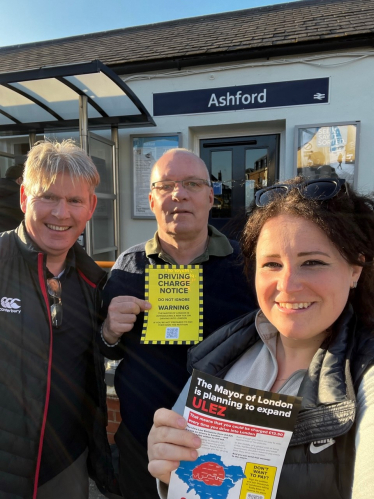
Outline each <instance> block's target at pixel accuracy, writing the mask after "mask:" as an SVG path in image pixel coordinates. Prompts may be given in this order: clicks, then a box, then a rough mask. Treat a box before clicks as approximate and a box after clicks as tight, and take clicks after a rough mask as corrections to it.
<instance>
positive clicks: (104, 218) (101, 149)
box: [89, 133, 118, 261]
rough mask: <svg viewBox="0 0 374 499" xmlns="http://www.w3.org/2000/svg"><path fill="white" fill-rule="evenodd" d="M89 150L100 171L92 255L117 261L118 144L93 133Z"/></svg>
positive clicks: (99, 258)
mask: <svg viewBox="0 0 374 499" xmlns="http://www.w3.org/2000/svg"><path fill="white" fill-rule="evenodd" d="M89 154H90V157H91V159H92V161H93V162H94V163H95V165H96V168H97V170H98V172H99V175H100V184H99V186H98V188H97V189H96V195H97V207H96V210H95V213H94V215H93V217H92V222H91V231H90V232H91V256H92V257H93V259H94V260H96V261H98V260H99V261H114V260H116V258H117V250H118V221H117V211H118V210H117V187H116V182H115V179H116V174H115V173H116V171H115V144H114V142H112V141H111V140H108V139H106V138H104V137H101V136H100V135H96V134H93V133H90V134H89Z"/></svg>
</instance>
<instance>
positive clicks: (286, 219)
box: [148, 177, 374, 499]
mask: <svg viewBox="0 0 374 499" xmlns="http://www.w3.org/2000/svg"><path fill="white" fill-rule="evenodd" d="M242 248H243V254H244V256H245V259H246V272H247V276H248V278H249V279H250V280H251V281H252V282H253V279H254V281H255V285H256V293H257V298H258V303H259V306H260V309H259V310H258V311H257V312H253V313H251V314H248V315H245V316H242V317H240V318H238V319H236V320H234V321H232V322H230V323H229V324H227V325H225V326H223V327H222V328H221V329H219V330H218V331H216V332H215V333H214V334H213V335H211V336H210V337H209V338H207V339H206V340H205V341H203V342H202V343H201V344H199V345H197V346H196V347H194V348H193V349H191V350H190V355H189V362H188V368H189V370H191V369H192V368H196V369H199V370H200V371H203V372H207V373H209V374H212V375H215V376H218V377H220V378H224V379H226V380H228V381H231V382H234V383H239V384H242V385H245V386H250V387H252V388H256V389H260V390H269V391H274V392H278V393H282V394H287V395H299V396H301V397H303V401H302V409H301V411H300V413H299V416H298V419H297V423H296V427H295V429H294V433H293V436H292V439H291V443H290V446H289V448H288V450H287V453H286V457H285V461H284V465H283V468H282V472H281V476H280V482H279V487H278V492H277V499H289V498H290V497H296V498H300V499H317V498H318V499H324V498H326V499H341V498H347V499H348V498H354V499H358V498H368V497H373V492H372V490H371V489H372V483H373V480H374V459H373V455H372V449H373V448H374V367H373V366H374V334H373V331H374V306H373V303H374V263H373V260H374V198H373V197H370V196H362V195H359V194H357V193H356V192H354V191H353V189H352V188H351V187H350V186H349V185H348V184H347V183H345V181H344V180H342V179H337V178H323V179H318V180H310V181H305V180H304V179H302V178H299V177H297V178H295V179H292V180H289V181H287V182H286V183H284V184H276V185H274V186H271V187H268V188H265V189H262V190H260V191H258V192H257V193H256V206H255V207H254V209H253V211H252V213H251V215H250V217H249V219H248V222H247V224H246V227H245V230H244V233H243V238H242ZM187 391H188V386H186V387H185V389H184V390H183V392H182V393H181V395H180V397H179V399H178V401H177V404H176V405H175V407H174V409H175V411H176V412H175V411H168V410H166V409H160V410H159V411H157V412H156V414H155V419H154V426H153V427H152V430H151V432H150V435H149V452H148V454H149V459H150V464H149V470H150V472H151V473H152V474H153V475H154V476H155V477H157V478H158V479H159V480H160V487H159V490H160V495H161V497H163V494H164V493H165V489H166V485H165V484H168V483H169V479H170V473H171V471H172V470H174V469H176V468H177V466H178V465H179V462H180V461H181V460H185V461H193V460H195V459H196V458H197V451H196V449H198V448H199V446H200V439H199V438H198V437H197V436H195V435H193V434H192V433H190V432H188V431H187V430H185V429H184V428H185V427H186V421H185V420H184V419H183V418H182V417H181V416H180V414H182V413H183V408H184V405H185V400H186V395H187Z"/></svg>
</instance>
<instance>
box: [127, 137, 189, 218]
mask: <svg viewBox="0 0 374 499" xmlns="http://www.w3.org/2000/svg"><path fill="white" fill-rule="evenodd" d="M131 143H132V172H133V201H132V218H154V215H153V213H152V211H151V209H150V207H149V201H148V194H149V190H150V177H151V170H152V167H153V165H154V164H155V163H156V161H157V160H158V159H159V158H160V157H161V156H162V155H163V154H164V153H165V152H166V151H168V150H169V149H173V148H174V147H181V136H180V134H179V133H175V134H168V135H157V134H155V135H137V136H134V135H133V136H131Z"/></svg>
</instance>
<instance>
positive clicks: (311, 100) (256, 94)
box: [153, 78, 329, 116]
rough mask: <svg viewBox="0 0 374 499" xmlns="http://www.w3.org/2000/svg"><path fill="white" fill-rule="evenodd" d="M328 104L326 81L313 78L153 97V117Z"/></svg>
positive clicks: (162, 94)
mask: <svg viewBox="0 0 374 499" xmlns="http://www.w3.org/2000/svg"><path fill="white" fill-rule="evenodd" d="M328 102H329V78H313V79H310V80H293V81H281V82H273V83H256V84H255V85H241V86H234V87H220V88H206V89H199V90H184V91H181V92H163V93H155V94H153V115H154V116H168V115H177V114H199V113H216V112H220V111H221V112H222V111H240V110H243V109H264V108H272V107H289V106H303V105H309V104H311V105H313V104H326V103H328Z"/></svg>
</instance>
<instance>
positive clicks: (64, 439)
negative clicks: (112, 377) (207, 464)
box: [0, 141, 115, 499]
mask: <svg viewBox="0 0 374 499" xmlns="http://www.w3.org/2000/svg"><path fill="white" fill-rule="evenodd" d="M99 181H100V178H99V174H98V172H97V170H96V167H95V165H94V164H93V163H92V161H91V159H90V158H89V157H88V156H87V155H86V154H85V152H84V151H82V150H81V149H79V148H78V147H77V146H75V145H74V143H73V142H72V141H64V142H62V143H61V144H59V143H52V142H42V143H39V144H37V145H35V146H34V147H33V148H32V149H31V151H30V152H29V154H28V158H27V161H26V167H25V172H24V181H23V184H22V186H21V208H22V211H23V213H24V214H25V220H24V222H22V223H21V225H20V226H19V227H18V228H17V229H15V230H12V231H9V232H4V233H2V234H1V235H0V275H1V280H0V298H1V308H0V394H1V397H0V410H1V429H0V496H1V497H7V498H17V499H19V498H25V499H26V498H27V499H29V498H31V497H32V498H33V499H35V498H36V497H37V498H38V499H67V498H69V499H87V497H88V472H90V474H91V475H92V477H93V478H94V479H95V480H96V481H97V483H99V484H101V485H102V486H103V487H105V488H106V489H109V490H113V491H115V488H114V483H113V481H114V476H113V470H112V468H111V457H110V448H109V444H108V441H107V436H106V428H105V424H106V422H105V400H106V394H105V385H104V365H103V358H102V356H101V354H100V351H99V347H98V345H97V341H96V334H97V324H98V319H97V313H98V308H99V306H100V290H101V288H102V287H103V285H104V283H105V281H106V274H105V273H104V272H103V271H102V270H101V269H100V268H99V267H98V266H97V265H96V264H95V263H94V262H93V261H92V260H91V258H89V257H88V256H87V254H86V253H85V251H84V250H83V249H82V248H81V247H80V246H79V244H77V243H76V240H77V238H78V236H79V235H80V234H81V233H82V231H83V229H84V227H85V225H86V222H87V221H88V220H89V219H90V218H91V217H92V215H93V212H94V210H95V207H96V202H97V199H96V196H95V187H96V186H97V185H98V183H99Z"/></svg>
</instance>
